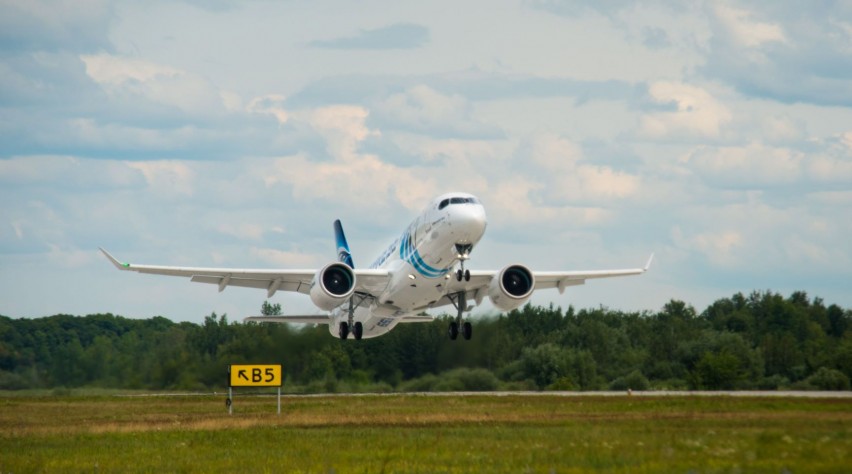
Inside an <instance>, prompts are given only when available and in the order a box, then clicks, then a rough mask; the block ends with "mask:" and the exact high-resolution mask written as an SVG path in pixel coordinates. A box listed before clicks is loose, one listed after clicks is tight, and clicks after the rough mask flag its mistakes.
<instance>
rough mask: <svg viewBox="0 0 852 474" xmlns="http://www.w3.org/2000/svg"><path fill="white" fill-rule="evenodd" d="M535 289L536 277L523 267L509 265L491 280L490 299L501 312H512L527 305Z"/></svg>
mask: <svg viewBox="0 0 852 474" xmlns="http://www.w3.org/2000/svg"><path fill="white" fill-rule="evenodd" d="M534 289H535V277H534V276H533V274H532V272H531V271H530V270H529V269H528V268H527V267H525V266H523V265H509V266H508V267H506V268H504V269H502V270H500V272H499V273H497V276H495V277H494V278H493V279H492V280H491V285H490V286H489V287H488V297H489V298H491V302H492V303H493V304H494V306H496V307H497V308H499V309H500V310H501V311H511V310H513V309H515V308H518V307H520V306H521V305H522V304H524V303H526V302H527V300H528V299H530V296H531V295H532V292H533V290H534Z"/></svg>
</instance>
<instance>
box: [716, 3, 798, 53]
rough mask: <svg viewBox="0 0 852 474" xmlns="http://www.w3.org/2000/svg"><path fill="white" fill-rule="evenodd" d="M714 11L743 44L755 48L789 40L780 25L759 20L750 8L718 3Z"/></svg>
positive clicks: (734, 37)
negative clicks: (745, 8)
mask: <svg viewBox="0 0 852 474" xmlns="http://www.w3.org/2000/svg"><path fill="white" fill-rule="evenodd" d="M714 12H715V13H716V16H717V17H718V18H719V20H720V21H721V23H722V25H724V27H725V28H726V29H727V30H728V32H729V33H730V35H731V37H732V38H733V39H734V40H735V41H736V42H737V43H738V44H740V45H742V46H745V47H748V48H754V47H757V46H761V45H763V44H764V43H769V42H781V43H783V42H786V41H787V38H786V37H785V35H784V30H783V29H782V28H781V26H780V25H778V24H774V23H766V22H762V21H758V20H756V19H754V15H753V14H752V13H751V12H749V11H748V10H743V9H739V8H735V7H731V6H728V5H725V4H722V3H717V4H714Z"/></svg>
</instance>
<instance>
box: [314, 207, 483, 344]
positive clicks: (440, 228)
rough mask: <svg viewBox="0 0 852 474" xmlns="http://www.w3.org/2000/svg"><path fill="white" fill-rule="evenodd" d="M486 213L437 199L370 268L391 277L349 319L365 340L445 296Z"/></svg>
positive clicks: (341, 313)
mask: <svg viewBox="0 0 852 474" xmlns="http://www.w3.org/2000/svg"><path fill="white" fill-rule="evenodd" d="M485 226H486V218H485V209H484V208H483V206H482V204H481V203H480V202H479V200H478V199H477V198H476V197H474V196H472V195H470V194H464V193H451V194H446V195H443V196H440V197H438V198H436V199H435V200H434V201H432V203H431V204H430V205H429V206H428V207H427V208H426V209H425V210H424V211H423V212H422V213H421V214H420V215H419V216H418V217H417V218H416V219H414V221H413V222H412V223H411V224H410V225H409V226H408V228H407V229H405V231H404V232H403V233H402V235H400V236H399V238H397V239H396V240H395V241H394V242H393V243H392V244H391V245H390V246H388V248H387V250H385V252H383V253H382V255H381V256H379V258H378V259H376V261H375V262H373V264H372V265H370V268H377V269H383V270H388V271H389V272H390V275H391V278H390V280H389V282H388V285H387V287H385V288H384V289H383V291H381V292H380V293H379V296H378V297H377V298H371V299H370V300H368V301H367V302H364V303H363V304H362V305H360V306H358V308H357V309H356V310H355V314H354V320H355V321H360V322H361V323H362V324H363V326H364V334H363V337H364V338H369V337H376V336H380V335H382V334H384V333H386V332H388V331H390V330H391V329H393V328H394V326H396V325H397V324H398V323H399V322H400V321H401V319H402V318H403V317H405V316H407V315H412V314H416V313H418V312H420V311H423V310H426V309H428V308H430V307H431V306H432V305H433V304H434V303H435V302H437V301H438V300H440V299H441V298H443V297H444V296H445V295H446V294H447V290H446V286H447V285H446V283H447V281H449V278H450V277H451V275H450V274H451V273H452V271H453V270H454V268H455V266H456V264H457V263H459V261H460V260H462V259H466V258H467V255H466V254H468V253H469V252H470V250H472V249H473V247H474V246H475V245H476V244H477V243H478V242H479V240H480V239H481V238H482V235H483V234H484V233H485ZM357 300H358V298H357V296H356V297H355V301H357ZM333 317H334V324H329V326H328V328H329V331H330V332H331V334H332V335H336V333H337V328H338V325H339V323H340V322H342V321H346V320H347V319H348V308H347V307H346V305H344V307H341V308H338V309H337V310H335V311H334V313H333Z"/></svg>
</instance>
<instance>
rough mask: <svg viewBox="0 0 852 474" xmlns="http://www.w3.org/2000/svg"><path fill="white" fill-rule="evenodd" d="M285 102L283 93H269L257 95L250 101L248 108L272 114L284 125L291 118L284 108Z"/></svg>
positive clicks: (252, 110)
mask: <svg viewBox="0 0 852 474" xmlns="http://www.w3.org/2000/svg"><path fill="white" fill-rule="evenodd" d="M284 102H285V97H284V96H283V95H281V94H269V95H265V96H262V97H255V98H254V99H252V100H251V102H249V105H248V107H246V109H247V110H248V111H249V112H253V113H256V114H267V115H272V116H273V117H275V120H277V121H278V123H279V124H280V125H284V124H285V123H287V120H288V119H289V118H290V116H289V115H288V114H287V111H286V110H285V109H284Z"/></svg>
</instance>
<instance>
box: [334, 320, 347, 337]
mask: <svg viewBox="0 0 852 474" xmlns="http://www.w3.org/2000/svg"><path fill="white" fill-rule="evenodd" d="M337 335H339V336H340V339H342V340H346V337H347V336H349V324H347V323H345V322H343V323H340V326H339V327H338V330H337Z"/></svg>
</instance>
